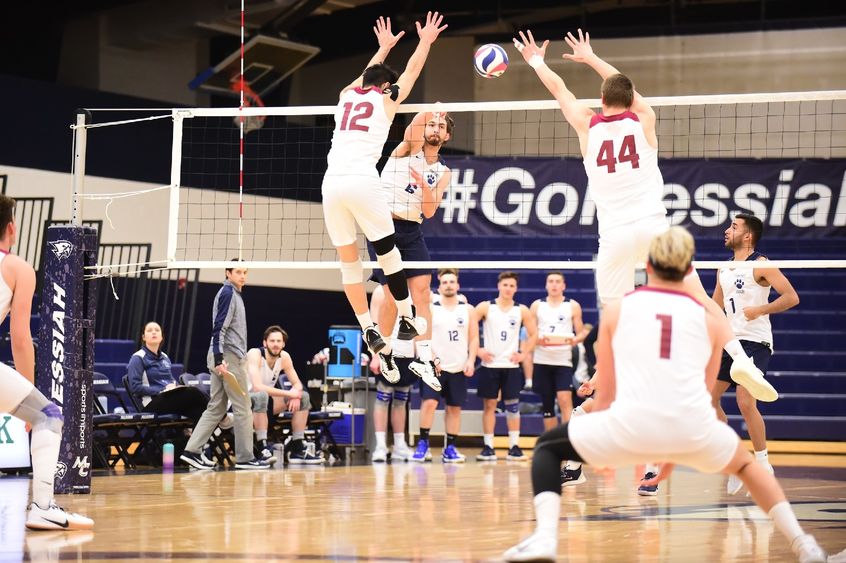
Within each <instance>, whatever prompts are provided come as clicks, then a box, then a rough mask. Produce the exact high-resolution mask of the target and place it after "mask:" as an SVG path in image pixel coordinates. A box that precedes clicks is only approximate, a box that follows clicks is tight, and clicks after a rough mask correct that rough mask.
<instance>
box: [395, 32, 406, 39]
mask: <svg viewBox="0 0 846 563" xmlns="http://www.w3.org/2000/svg"><path fill="white" fill-rule="evenodd" d="M403 35H405V31H400V32H399V33H397V35H396V38H397V39H400V38H401V37H402V36H403Z"/></svg>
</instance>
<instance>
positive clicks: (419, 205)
mask: <svg viewBox="0 0 846 563" xmlns="http://www.w3.org/2000/svg"><path fill="white" fill-rule="evenodd" d="M411 170H414V171H415V172H417V173H418V174H420V177H421V180H422V182H423V185H422V186H418V185H417V183H416V182H415V180H414V178H412V176H411V172H410V171H411ZM446 171H447V167H446V165H445V164H444V162H443V161H442V160H441V159H440V158H439V159H438V160H437V161H436V162H433V163H429V162H427V161H426V157H425V156H424V154H423V150H422V149H421V150H420V151H419V152H417V153H415V154H412V155H410V156H404V157H400V158H389V159H388V162H387V163H386V164H385V168H383V169H382V189H383V190H384V191H385V197H386V199H387V201H388V206H389V207H390V208H391V213H393V214H394V215H396V216H397V217H399V218H400V219H403V220H405V221H414V222H416V223H422V222H423V219H424V217H423V190H425V189H429V190H434V189H435V188H436V186H437V185H438V181H440V179H441V178H442V177H443V175H444V174H445V173H446Z"/></svg>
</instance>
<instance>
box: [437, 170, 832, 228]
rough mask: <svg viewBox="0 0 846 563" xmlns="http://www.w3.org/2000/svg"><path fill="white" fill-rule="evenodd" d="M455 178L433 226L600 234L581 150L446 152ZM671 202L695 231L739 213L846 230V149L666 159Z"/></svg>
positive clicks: (671, 210)
mask: <svg viewBox="0 0 846 563" xmlns="http://www.w3.org/2000/svg"><path fill="white" fill-rule="evenodd" d="M445 161H446V163H447V166H449V167H450V169H451V170H452V181H451V183H450V187H449V189H448V190H447V192H446V193H445V194H444V198H443V200H442V202H441V204H440V208H439V209H438V212H437V213H436V215H435V216H434V217H433V218H431V219H429V220H427V221H424V223H423V225H424V227H423V228H424V232H425V233H426V234H429V235H436V236H451V235H473V234H484V235H496V234H506V235H507V234H513V235H517V234H520V235H523V236H525V235H536V236H544V235H548V236H561V235H574V236H587V235H595V234H596V232H597V225H596V207H595V205H594V203H593V201H592V200H591V199H590V190H589V189H588V188H587V176H586V175H585V170H584V166H583V165H582V161H581V159H577V158H513V157H488V158H481V157H463V158H450V157H446V158H445ZM659 165H660V168H661V172H662V174H663V177H664V205H665V206H666V208H667V215H668V217H669V218H670V221H671V222H672V223H673V224H674V225H684V226H685V227H687V228H688V229H689V230H690V231H691V232H692V233H693V234H694V235H713V234H717V233H721V232H722V230H723V229H725V228H726V226H727V225H728V223H729V222H730V219H731V217H732V215H733V214H734V213H752V214H754V215H755V216H757V217H759V218H760V219H761V220H762V221H764V225H765V228H766V229H767V233H768V236H781V237H785V236H789V237H796V236H801V237H824V236H846V159H691V158H683V159H679V158H677V159H661V160H660V161H659Z"/></svg>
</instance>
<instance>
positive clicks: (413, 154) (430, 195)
mask: <svg viewBox="0 0 846 563" xmlns="http://www.w3.org/2000/svg"><path fill="white" fill-rule="evenodd" d="M453 127H454V122H453V120H452V118H451V117H450V116H449V115H447V114H446V113H443V112H439V111H437V109H435V111H431V112H420V113H418V114H417V115H415V116H414V118H413V119H412V120H411V123H410V124H409V125H408V127H406V129H405V134H404V136H403V141H402V142H401V143H400V144H399V145H398V146H397V147H396V148H395V149H394V150H393V152H392V153H391V158H389V159H388V162H387V163H386V164H385V167H384V168H383V169H382V189H383V190H384V195H385V197H386V198H387V200H388V207H389V209H390V210H391V218H392V220H393V223H394V236H395V241H396V246H397V250H399V253H400V256H402V259H403V262H409V261H412V262H414V261H416V262H426V261H428V260H429V249H428V248H427V247H426V241H425V240H424V239H423V231H422V230H421V228H420V225H421V223H422V222H423V220H424V219H428V218H430V217H432V216H433V215H434V214H435V211H437V209H438V205H439V204H440V202H441V199H442V198H443V195H444V192H445V191H446V189H447V188H448V187H449V182H450V176H451V173H450V170H449V168H447V166H446V164H444V161H443V160H441V157H440V154H439V153H440V150H441V147H442V146H443V145H444V143H446V142H447V141H448V140H449V138H450V136H451V135H452V131H453ZM367 249H368V252H369V253H370V258H371V259H376V258H377V255H376V249H375V247H374V245H373V243H371V242H368V243H367ZM405 276H406V278H407V279H408V288H409V291H410V293H411V300H412V302H413V303H414V307H415V310H416V312H417V314H418V315H419V316H420V317H422V318H424V319H426V324H427V328H426V331H425V332H424V333H423V334H420V335H419V336H418V337H417V339H416V341H415V353H416V357H417V359H418V360H419V361H413V362H411V363H410V364H409V369H411V371H412V372H413V373H414V374H415V375H417V376H418V377H420V378H421V379H422V380H423V382H424V383H426V385H428V386H430V387H432V388H434V389H435V390H437V391H440V387H441V384H440V383H439V382H438V379H437V374H436V370H435V367H434V363H433V357H432V327H431V324H432V312H431V307H430V304H431V290H430V285H431V283H432V271H431V270H429V269H425V268H422V269H417V268H415V269H408V268H406V270H405ZM370 279H371V280H373V281H376V282H379V283H380V284H382V287H383V288H384V291H385V299H384V301H383V303H382V306H381V308H380V315H379V318H378V319H376V320H377V322H378V323H379V325H380V326H386V324H387V323H391V322H393V319H396V317H397V306H396V303H395V302H394V299H393V294H392V293H391V288H390V286H389V284H388V280H387V278H386V277H385V275H384V273H383V272H382V270H380V269H376V270H374V271H373V275H372V276H371V278H370Z"/></svg>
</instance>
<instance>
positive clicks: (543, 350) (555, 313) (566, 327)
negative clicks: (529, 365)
mask: <svg viewBox="0 0 846 563" xmlns="http://www.w3.org/2000/svg"><path fill="white" fill-rule="evenodd" d="M537 317H538V345H537V346H535V350H534V356H533V359H534V363H536V364H543V365H547V366H572V365H573V347H572V346H543V345H541V344H540V338H541V337H543V336H549V335H555V336H574V332H573V302H572V301H570V300H567V301H562V302H561V303H558V304H557V305H555V306H553V305H551V304H550V303H549V301H547V300H545V299H544V300H543V301H539V302H538V309H537Z"/></svg>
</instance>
